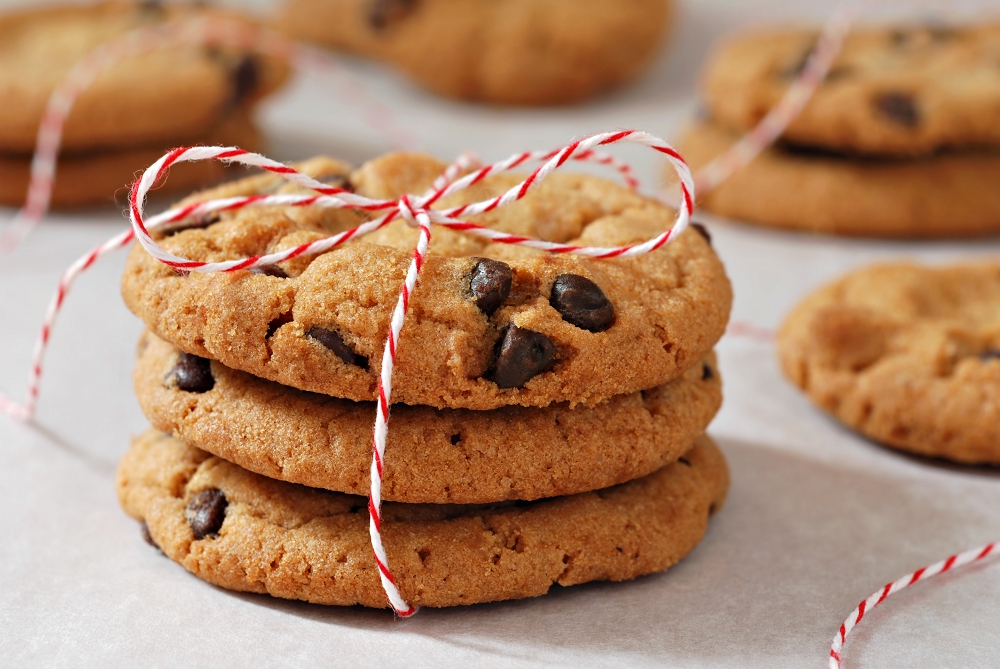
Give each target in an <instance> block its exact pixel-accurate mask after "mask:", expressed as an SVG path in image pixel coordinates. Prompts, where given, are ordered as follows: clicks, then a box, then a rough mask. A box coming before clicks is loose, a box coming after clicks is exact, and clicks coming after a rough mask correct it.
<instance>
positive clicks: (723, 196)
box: [679, 24, 1000, 238]
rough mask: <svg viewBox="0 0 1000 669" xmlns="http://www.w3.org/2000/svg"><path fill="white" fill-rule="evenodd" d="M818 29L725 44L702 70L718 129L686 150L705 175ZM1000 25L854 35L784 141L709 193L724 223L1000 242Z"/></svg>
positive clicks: (763, 109)
mask: <svg viewBox="0 0 1000 669" xmlns="http://www.w3.org/2000/svg"><path fill="white" fill-rule="evenodd" d="M817 35H818V33H817V32H816V31H809V30H770V31H761V32H755V33H750V34H746V35H741V36H736V37H733V38H730V39H729V40H727V41H724V42H723V43H722V44H721V46H720V47H719V48H718V49H716V51H715V53H714V54H713V55H712V56H711V57H710V58H709V59H708V61H707V64H706V65H705V67H704V71H703V85H702V94H703V101H704V104H705V105H706V107H705V110H706V114H705V116H706V118H704V119H702V120H700V121H699V122H697V123H696V124H694V125H692V126H691V127H690V128H688V130H687V131H686V133H685V134H684V135H683V137H682V139H681V140H680V142H679V144H680V147H679V148H680V150H681V152H682V153H683V154H684V155H685V156H686V157H687V158H688V159H689V160H690V162H691V165H692V167H694V168H696V169H697V168H700V167H703V166H705V165H706V164H708V163H709V162H710V161H711V160H712V159H714V158H716V157H718V156H720V155H722V154H723V153H725V152H726V151H727V150H728V149H729V148H730V147H732V146H733V145H734V144H735V143H736V142H737V141H738V140H739V139H740V137H741V136H742V135H743V134H744V133H745V132H748V131H750V130H751V129H752V128H753V127H754V126H756V125H757V124H758V123H759V122H760V121H761V120H762V119H763V118H764V117H765V116H766V115H767V113H768V112H769V111H770V110H771V109H772V108H773V107H774V106H775V105H776V104H777V103H778V101H779V100H780V99H781V97H782V96H783V95H784V93H785V91H786V90H787V89H788V86H789V85H790V84H791V83H792V82H793V81H794V80H795V79H796V77H797V76H798V75H799V74H800V73H801V72H802V70H803V67H804V66H805V63H806V61H807V60H808V57H809V55H810V53H811V52H812V50H813V48H814V47H815V45H816V40H817ZM998 60H1000V25H994V24H987V25H980V26H973V27H965V28H957V27H956V28H944V27H919V26H918V27H899V28H885V29H867V30H866V29H858V30H856V31H853V32H851V33H850V34H849V35H848V36H847V38H846V40H845V42H844V46H843V49H842V50H841V52H840V53H839V54H838V56H837V58H836V59H835V61H834V63H833V65H832V67H831V68H830V70H829V72H828V74H827V76H826V79H825V80H824V81H823V82H822V83H821V84H820V85H819V87H818V89H817V90H816V92H815V93H814V94H813V96H812V97H811V98H810V99H809V100H808V102H807V103H806V105H805V108H804V109H803V111H802V113H801V114H800V115H799V116H797V117H796V118H795V119H794V120H793V121H792V122H791V124H790V125H789V126H788V128H787V129H785V131H784V133H783V134H782V136H781V137H780V138H779V141H778V142H776V143H775V144H774V145H772V146H771V147H769V148H766V149H765V150H764V151H763V152H762V153H761V154H760V155H758V156H757V157H756V158H755V159H754V160H752V161H751V162H750V163H749V164H747V165H745V166H744V167H742V168H740V169H737V170H736V171H735V172H734V173H733V175H732V176H731V177H730V178H729V179H727V180H725V181H724V182H722V183H721V185H719V186H717V187H716V188H713V189H711V190H709V191H706V190H702V191H701V192H700V193H699V198H700V204H701V205H702V206H703V207H704V208H705V209H706V210H707V211H710V212H712V213H715V214H719V215H721V216H727V217H731V218H734V219H737V220H741V221H746V222H751V223H758V224H761V225H767V226H773V227H780V228H787V229H796V230H806V231H814V232H826V233H834V234H843V235H853V236H865V237H899V238H919V237H959V236H970V235H977V234H978V235H982V234H989V233H995V232H997V231H1000V197H998V196H997V194H996V189H995V187H994V184H995V183H996V179H997V177H998V176H1000V151H998V150H997V148H998V144H1000V77H997V76H996V72H995V70H996V63H997V62H998Z"/></svg>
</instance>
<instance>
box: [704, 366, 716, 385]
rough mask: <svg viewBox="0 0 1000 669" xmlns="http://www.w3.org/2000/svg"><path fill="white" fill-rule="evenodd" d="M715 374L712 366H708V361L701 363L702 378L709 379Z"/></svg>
mask: <svg viewBox="0 0 1000 669" xmlns="http://www.w3.org/2000/svg"><path fill="white" fill-rule="evenodd" d="M713 376H715V372H713V371H712V368H711V367H709V366H708V363H707V362H703V363H701V380H702V381H708V380H709V379H711V378H712V377H713Z"/></svg>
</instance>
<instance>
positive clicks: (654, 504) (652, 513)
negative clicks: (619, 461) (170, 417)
mask: <svg viewBox="0 0 1000 669" xmlns="http://www.w3.org/2000/svg"><path fill="white" fill-rule="evenodd" d="M727 487H728V472H727V469H726V463H725V460H724V459H723V457H722V453H721V452H720V451H719V450H718V448H717V447H716V446H715V444H713V443H712V442H711V441H710V440H709V439H708V438H707V437H701V438H700V439H699V440H698V442H697V444H696V445H695V447H694V448H693V449H692V450H691V451H690V452H689V453H688V454H687V455H686V456H685V458H684V459H683V460H682V461H678V462H676V463H674V464H672V465H668V466H666V467H664V468H662V469H660V470H658V471H657V472H655V473H653V474H650V475H649V476H646V477H645V478H641V479H638V480H636V481H632V482H630V483H625V484H623V485H620V486H616V487H613V488H605V489H603V490H599V491H596V492H589V493H581V494H579V495H572V496H569V497H557V498H554V499H548V500H543V501H537V502H520V503H514V502H506V503H501V504H493V505H487V506H470V505H454V504H448V505H432V504H399V503H393V502H389V503H386V504H385V505H384V506H383V507H382V518H383V520H382V527H381V530H382V537H383V541H384V542H385V548H386V553H387V555H388V558H389V564H390V565H391V567H392V570H393V575H394V577H395V579H396V584H397V585H398V587H399V590H400V592H401V593H402V596H403V597H404V598H405V599H406V601H407V602H410V603H411V604H415V605H419V606H455V605H461V604H475V603H477V602H489V601H497V600H503V599H517V598H523V597H535V596H538V595H543V594H545V593H546V592H547V591H548V590H549V588H550V587H551V586H552V584H554V583H558V584H560V585H575V584H577V583H585V582H587V581H595V580H613V581H622V580H628V579H632V578H636V577H637V576H641V575H643V574H649V573H652V572H657V571H663V570H665V569H667V568H668V567H670V566H671V565H673V564H674V563H676V562H677V561H678V560H680V559H681V558H682V557H684V556H685V555H686V554H687V553H688V552H690V551H691V549H693V548H694V547H695V545H697V543H698V542H699V541H700V540H701V538H702V536H703V534H704V532H705V528H706V526H707V524H708V517H709V515H710V514H711V513H712V512H713V511H715V510H717V509H719V508H720V507H721V505H722V503H723V501H724V499H725V495H726V489H727ZM118 497H119V499H120V500H121V504H122V506H123V507H124V509H125V511H126V512H127V513H128V514H129V515H131V516H133V517H134V518H136V519H138V520H141V521H143V522H144V523H145V527H146V530H147V533H148V536H149V538H150V540H151V541H152V542H153V543H154V544H155V545H156V546H158V547H159V548H160V549H161V550H162V551H163V552H164V553H166V555H167V556H168V557H170V558H171V559H172V560H174V561H176V562H178V563H180V564H181V565H182V566H184V568H186V569H188V570H189V571H190V572H192V573H193V574H195V575H196V576H198V577H199V578H202V579H204V580H206V581H209V582H210V583H214V584H216V585H218V586H221V587H224V588H228V589H231V590H242V591H248V592H260V593H267V594H270V595H272V596H274V597H283V598H287V599H304V600H306V601H309V602H315V603H318V604H338V605H352V604H362V605H364V606H371V607H381V608H384V607H386V605H387V602H386V599H385V595H384V593H383V591H382V587H381V585H380V583H379V579H378V575H377V574H378V569H377V567H376V565H375V562H374V559H373V557H372V550H371V545H370V544H369V536H368V504H367V500H366V499H365V498H364V497H357V496H353V495H344V494H340V493H333V492H327V491H323V490H315V489H311V488H306V487H303V486H298V485H295V484H291V483H284V482H281V481H274V480H271V479H268V478H264V477H263V476H259V475H257V474H252V473H250V472H248V471H246V470H245V469H241V468H240V467H238V466H236V465H234V464H231V463H229V462H227V461H225V460H222V459H219V458H217V457H214V456H212V455H209V454H208V453H206V452H204V451H201V450H198V449H196V448H194V447H192V446H188V445H187V444H184V443H183V442H182V441H180V440H178V439H175V438H172V437H169V436H167V435H164V434H163V433H160V432H155V431H150V432H148V433H146V434H145V435H143V436H141V437H139V438H138V439H136V440H135V442H133V444H132V448H131V449H130V450H129V452H128V453H127V454H126V455H125V457H124V458H123V459H122V461H121V464H120V465H119V468H118Z"/></svg>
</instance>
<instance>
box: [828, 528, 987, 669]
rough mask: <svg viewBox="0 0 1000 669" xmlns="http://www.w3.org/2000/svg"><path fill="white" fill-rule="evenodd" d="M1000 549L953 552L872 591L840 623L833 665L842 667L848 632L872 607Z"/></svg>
mask: <svg viewBox="0 0 1000 669" xmlns="http://www.w3.org/2000/svg"><path fill="white" fill-rule="evenodd" d="M997 552H998V544H996V543H992V544H986V545H985V546H980V547H979V548H973V549H972V550H971V551H966V552H964V553H959V554H958V555H952V556H951V557H949V558H945V559H944V560H941V561H940V562H936V563H934V564H932V565H931V566H929V567H924V568H922V569H918V570H916V571H915V572H913V573H912V574H907V575H906V576H903V577H901V578H898V579H896V580H895V581H893V582H892V583H889V584H887V585H886V586H885V587H883V588H882V589H881V590H879V591H878V592H875V593H873V594H872V596H871V597H869V598H868V599H866V600H864V601H863V602H861V603H860V604H858V608H856V609H854V611H853V612H852V613H851V615H849V616H848V617H847V620H845V621H844V624H843V625H841V626H840V630H839V631H838V632H837V635H836V636H835V637H833V645H832V646H831V647H830V669H840V651H841V649H842V648H843V647H844V641H846V640H847V635H848V634H850V633H851V630H853V629H854V627H855V626H856V625H857V624H858V623H860V622H861V619H862V618H864V617H865V614H866V613H867V612H868V611H871V610H872V609H874V608H875V607H876V606H878V605H879V604H881V603H882V602H884V601H885V600H886V598H887V597H889V596H890V595H894V594H896V593H897V592H899V591H900V590H902V589H904V588H908V587H910V586H911V585H913V584H915V583H919V582H920V581H926V580H927V579H929V578H930V577H932V576H937V575H938V574H944V573H945V572H949V571H952V570H954V569H958V568H959V567H964V566H965V565H969V564H973V563H975V562H979V561H980V560H983V559H985V558H987V557H989V556H990V555H993V554H995V553H997Z"/></svg>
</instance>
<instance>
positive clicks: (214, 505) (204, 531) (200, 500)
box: [184, 488, 229, 539]
mask: <svg viewBox="0 0 1000 669" xmlns="http://www.w3.org/2000/svg"><path fill="white" fill-rule="evenodd" d="M227 506H229V502H227V501H226V494H225V493H224V492H222V491H221V490H219V489H218V488H208V489H207V490H199V491H198V492H196V493H195V494H194V495H192V496H191V501H190V502H188V505H187V509H185V510H184V517H185V518H186V519H187V522H188V525H190V526H191V531H192V532H194V538H195V539H204V538H205V537H207V536H211V535H213V534H217V533H218V532H219V530H220V529H221V528H222V521H224V520H225V519H226V507H227Z"/></svg>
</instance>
